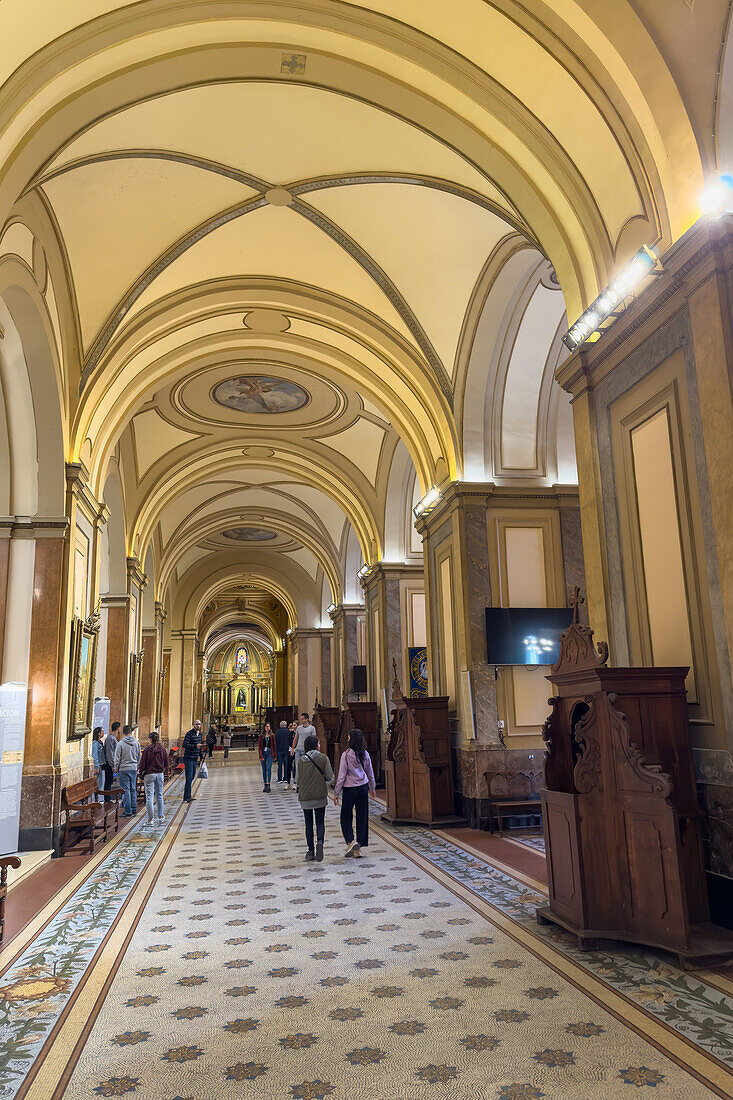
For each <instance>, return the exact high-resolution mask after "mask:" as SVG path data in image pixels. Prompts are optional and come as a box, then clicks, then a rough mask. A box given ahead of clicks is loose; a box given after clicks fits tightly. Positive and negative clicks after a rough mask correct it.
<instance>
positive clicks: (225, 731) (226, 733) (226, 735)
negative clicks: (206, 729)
mask: <svg viewBox="0 0 733 1100" xmlns="http://www.w3.org/2000/svg"><path fill="white" fill-rule="evenodd" d="M221 743H222V745H223V746H224V759H225V760H228V759H229V750H230V748H231V747H232V731H231V730H230V729H229V726H222V727H221Z"/></svg>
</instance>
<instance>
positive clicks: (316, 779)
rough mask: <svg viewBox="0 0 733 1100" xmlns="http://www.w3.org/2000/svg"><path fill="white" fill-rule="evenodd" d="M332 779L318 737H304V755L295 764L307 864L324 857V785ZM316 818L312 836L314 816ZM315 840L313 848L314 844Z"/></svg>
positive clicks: (325, 789) (331, 772)
mask: <svg viewBox="0 0 733 1100" xmlns="http://www.w3.org/2000/svg"><path fill="white" fill-rule="evenodd" d="M332 779H333V769H332V767H331V761H330V760H329V759H328V757H327V756H326V755H325V754H324V753H322V752H319V750H318V738H317V737H316V735H315V733H311V734H309V735H308V737H306V739H305V744H304V746H303V754H302V756H301V758H300V761H299V763H298V800H299V802H300V805H301V808H302V810H303V816H304V817H305V840H306V844H307V845H308V851H307V852H306V853H305V860H306V863H312V861H313V860H314V859H315V860H317V861H318V863H320V862H321V860H322V859H323V844H324V841H325V836H326V805H327V803H328V786H327V784H328V783H330V782H331V780H332ZM314 817H315V837H314V835H313V819H314ZM314 839H315V847H314V843H313V842H314Z"/></svg>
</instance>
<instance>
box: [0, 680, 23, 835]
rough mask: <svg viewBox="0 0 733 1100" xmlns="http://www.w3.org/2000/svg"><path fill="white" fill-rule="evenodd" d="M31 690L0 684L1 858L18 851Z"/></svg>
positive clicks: (14, 685)
mask: <svg viewBox="0 0 733 1100" xmlns="http://www.w3.org/2000/svg"><path fill="white" fill-rule="evenodd" d="M27 698H28V689H27V687H26V685H25V684H13V683H7V684H0V855H3V856H5V855H8V854H9V853H10V852H17V850H18V829H19V827H20V788H21V783H22V781H23V745H24V742H25V710H26V702H27Z"/></svg>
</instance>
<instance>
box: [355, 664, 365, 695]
mask: <svg viewBox="0 0 733 1100" xmlns="http://www.w3.org/2000/svg"><path fill="white" fill-rule="evenodd" d="M353 668H354V686H353V688H352V691H353V692H354V695H366V691H367V675H366V665H354V666H353Z"/></svg>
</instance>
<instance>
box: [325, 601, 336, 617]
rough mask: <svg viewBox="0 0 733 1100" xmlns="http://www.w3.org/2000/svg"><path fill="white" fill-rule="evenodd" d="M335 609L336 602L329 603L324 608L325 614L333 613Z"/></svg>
mask: <svg viewBox="0 0 733 1100" xmlns="http://www.w3.org/2000/svg"><path fill="white" fill-rule="evenodd" d="M335 610H336V604H335V603H330V604H329V605H328V607H327V608H326V614H327V615H333V613H334V611H335Z"/></svg>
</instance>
